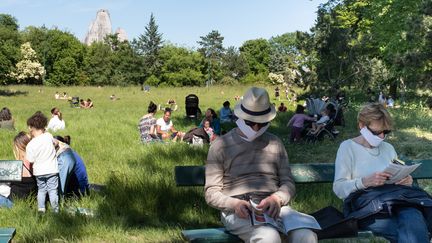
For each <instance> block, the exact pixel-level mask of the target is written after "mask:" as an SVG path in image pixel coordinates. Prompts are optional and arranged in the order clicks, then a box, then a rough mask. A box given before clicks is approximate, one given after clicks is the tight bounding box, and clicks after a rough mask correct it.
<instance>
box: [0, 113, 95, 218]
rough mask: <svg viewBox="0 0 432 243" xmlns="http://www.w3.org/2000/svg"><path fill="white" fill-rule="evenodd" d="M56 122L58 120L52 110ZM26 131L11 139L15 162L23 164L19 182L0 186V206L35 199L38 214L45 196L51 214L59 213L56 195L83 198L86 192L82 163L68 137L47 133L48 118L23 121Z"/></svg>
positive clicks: (36, 115)
mask: <svg viewBox="0 0 432 243" xmlns="http://www.w3.org/2000/svg"><path fill="white" fill-rule="evenodd" d="M52 114H53V118H52V119H56V122H58V120H60V119H61V113H60V111H59V110H58V109H57V108H53V109H52ZM27 126H28V127H29V132H28V133H27V132H24V131H21V132H19V133H18V134H17V135H16V136H15V138H14V140H13V152H14V155H15V159H17V160H21V161H23V171H22V180H21V181H19V182H12V183H1V184H0V206H3V207H12V205H13V200H14V199H16V198H26V197H33V196H36V199H37V205H38V212H40V213H45V211H46V207H45V202H46V196H47V195H48V197H49V201H50V204H51V210H52V211H53V212H58V211H59V195H60V198H61V199H62V198H65V197H66V196H68V195H72V194H73V195H77V196H81V195H85V194H86V193H88V190H89V183H88V176H87V170H86V167H85V164H84V162H83V160H82V158H81V157H80V156H79V155H78V153H77V152H76V151H74V150H72V148H71V147H70V136H64V137H62V136H53V135H52V134H51V133H50V132H48V131H47V127H48V118H47V117H46V116H45V115H44V114H43V113H42V112H40V111H37V112H36V113H34V114H33V115H32V116H31V117H30V118H28V119H27Z"/></svg>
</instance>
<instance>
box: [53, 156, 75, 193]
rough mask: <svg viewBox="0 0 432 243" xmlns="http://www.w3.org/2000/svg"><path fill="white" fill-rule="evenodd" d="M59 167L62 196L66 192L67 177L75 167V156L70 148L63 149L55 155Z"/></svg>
mask: <svg viewBox="0 0 432 243" xmlns="http://www.w3.org/2000/svg"><path fill="white" fill-rule="evenodd" d="M57 162H58V167H59V178H60V194H61V195H62V196H64V195H65V194H66V190H67V186H68V184H69V178H70V175H71V174H72V172H73V170H74V167H75V163H76V161H75V157H74V155H73V152H72V150H71V149H67V150H65V151H63V152H62V153H61V154H60V155H59V156H58V157H57Z"/></svg>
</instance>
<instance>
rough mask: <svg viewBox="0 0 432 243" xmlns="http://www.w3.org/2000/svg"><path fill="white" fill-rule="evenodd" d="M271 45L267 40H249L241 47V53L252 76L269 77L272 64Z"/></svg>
mask: <svg viewBox="0 0 432 243" xmlns="http://www.w3.org/2000/svg"><path fill="white" fill-rule="evenodd" d="M270 52H271V46H270V43H269V42H268V41H267V40H265V39H256V40H248V41H245V42H244V43H243V45H242V46H241V47H240V53H241V54H242V55H243V56H244V58H245V59H246V62H247V63H248V66H249V70H250V71H251V72H252V74H254V75H257V74H264V76H267V75H268V73H269V71H268V65H269V62H270Z"/></svg>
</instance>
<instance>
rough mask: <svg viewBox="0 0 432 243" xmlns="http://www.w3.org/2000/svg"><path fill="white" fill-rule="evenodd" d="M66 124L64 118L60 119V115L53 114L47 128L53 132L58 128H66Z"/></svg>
mask: <svg viewBox="0 0 432 243" xmlns="http://www.w3.org/2000/svg"><path fill="white" fill-rule="evenodd" d="M65 127H66V124H65V121H64V120H60V119H59V117H58V116H56V115H55V116H53V117H52V118H51V120H50V121H49V123H48V127H47V129H49V130H52V131H53V132H55V131H57V130H63V129H65Z"/></svg>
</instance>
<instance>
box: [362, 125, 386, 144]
mask: <svg viewBox="0 0 432 243" xmlns="http://www.w3.org/2000/svg"><path fill="white" fill-rule="evenodd" d="M360 134H361V135H362V136H363V137H364V139H366V141H367V142H368V143H369V144H370V145H371V146H373V147H378V146H379V145H380V144H381V142H382V141H384V139H385V136H384V138H381V137H379V136H378V135H374V134H372V132H371V131H370V130H369V129H368V128H367V127H366V126H364V127H363V128H362V129H360Z"/></svg>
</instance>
